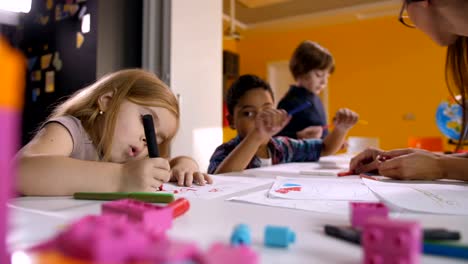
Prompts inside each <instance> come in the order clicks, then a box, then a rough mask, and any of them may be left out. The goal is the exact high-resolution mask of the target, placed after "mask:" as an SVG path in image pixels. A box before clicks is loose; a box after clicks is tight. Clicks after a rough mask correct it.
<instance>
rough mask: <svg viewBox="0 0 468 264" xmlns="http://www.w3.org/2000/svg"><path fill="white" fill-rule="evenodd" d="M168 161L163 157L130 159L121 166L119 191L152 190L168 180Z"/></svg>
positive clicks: (155, 189)
mask: <svg viewBox="0 0 468 264" xmlns="http://www.w3.org/2000/svg"><path fill="white" fill-rule="evenodd" d="M169 170H170V166H169V162H168V161H167V160H166V159H164V158H151V159H149V158H146V159H141V160H132V161H129V162H127V163H125V164H123V167H122V177H121V178H120V183H119V192H154V191H157V190H158V188H159V186H161V184H163V182H168V181H169V179H170V177H171V175H170V171H169Z"/></svg>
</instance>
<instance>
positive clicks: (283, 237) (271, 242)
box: [265, 226, 296, 248]
mask: <svg viewBox="0 0 468 264" xmlns="http://www.w3.org/2000/svg"><path fill="white" fill-rule="evenodd" d="M295 241H296V233H294V232H293V231H292V230H291V229H289V227H283V226H266V227H265V246H268V247H282V248H287V247H289V244H292V243H294V242H295Z"/></svg>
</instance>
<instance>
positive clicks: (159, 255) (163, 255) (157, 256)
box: [150, 239, 201, 263]
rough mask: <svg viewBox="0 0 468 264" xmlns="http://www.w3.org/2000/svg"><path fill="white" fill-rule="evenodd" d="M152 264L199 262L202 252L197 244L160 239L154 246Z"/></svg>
mask: <svg viewBox="0 0 468 264" xmlns="http://www.w3.org/2000/svg"><path fill="white" fill-rule="evenodd" d="M153 248H154V250H152V254H151V257H150V259H151V261H152V263H182V262H183V261H186V260H197V259H199V258H200V256H201V251H200V250H199V249H198V247H197V245H196V244H195V243H190V242H180V241H172V240H169V239H159V240H158V241H155V243H154V244H153Z"/></svg>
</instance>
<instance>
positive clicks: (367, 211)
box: [350, 202, 388, 228]
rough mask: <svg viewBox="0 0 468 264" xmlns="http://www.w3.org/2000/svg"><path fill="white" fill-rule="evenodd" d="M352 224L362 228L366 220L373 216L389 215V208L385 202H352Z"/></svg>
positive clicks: (384, 216)
mask: <svg viewBox="0 0 468 264" xmlns="http://www.w3.org/2000/svg"><path fill="white" fill-rule="evenodd" d="M350 206H351V210H350V212H351V225H352V226H353V227H354V228H362V227H364V224H365V223H366V221H367V220H368V219H369V218H370V217H373V216H378V217H383V218H387V217H388V208H387V207H386V206H385V204H383V203H353V202H352V203H350Z"/></svg>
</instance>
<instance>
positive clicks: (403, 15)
mask: <svg viewBox="0 0 468 264" xmlns="http://www.w3.org/2000/svg"><path fill="white" fill-rule="evenodd" d="M421 1H424V0H405V1H403V6H402V7H401V11H400V15H399V16H398V20H399V21H400V22H401V23H402V24H403V25H405V26H407V27H409V28H416V26H415V25H414V24H413V22H412V21H411V19H410V18H409V16H408V12H407V8H408V5H409V4H411V3H414V2H421Z"/></svg>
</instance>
